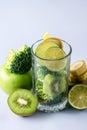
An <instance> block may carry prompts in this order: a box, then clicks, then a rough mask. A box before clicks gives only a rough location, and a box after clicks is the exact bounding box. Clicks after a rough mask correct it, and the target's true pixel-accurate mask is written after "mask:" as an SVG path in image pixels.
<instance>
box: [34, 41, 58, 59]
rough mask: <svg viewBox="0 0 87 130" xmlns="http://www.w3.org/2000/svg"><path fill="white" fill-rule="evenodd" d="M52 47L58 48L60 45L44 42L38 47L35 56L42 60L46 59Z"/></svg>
mask: <svg viewBox="0 0 87 130" xmlns="http://www.w3.org/2000/svg"><path fill="white" fill-rule="evenodd" d="M50 47H58V45H57V44H56V43H55V42H52V41H43V42H41V43H40V44H39V45H38V46H37V48H36V50H35V54H36V55H37V56H38V57H40V58H45V53H46V51H47V50H48V49H49V48H50Z"/></svg>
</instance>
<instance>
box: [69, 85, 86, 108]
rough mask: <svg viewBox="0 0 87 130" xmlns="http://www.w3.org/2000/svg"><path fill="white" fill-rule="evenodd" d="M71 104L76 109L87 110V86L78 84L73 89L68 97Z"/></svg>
mask: <svg viewBox="0 0 87 130" xmlns="http://www.w3.org/2000/svg"><path fill="white" fill-rule="evenodd" d="M68 100H69V103H70V105H71V106H72V107H74V108H76V109H86V108H87V85H84V84H78V85H75V86H73V87H72V88H71V90H70V91H69V96H68Z"/></svg>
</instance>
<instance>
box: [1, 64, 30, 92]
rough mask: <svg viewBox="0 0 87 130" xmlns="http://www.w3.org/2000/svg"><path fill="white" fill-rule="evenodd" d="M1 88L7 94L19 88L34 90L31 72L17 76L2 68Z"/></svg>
mask: <svg viewBox="0 0 87 130" xmlns="http://www.w3.org/2000/svg"><path fill="white" fill-rule="evenodd" d="M0 86H1V88H2V89H3V90H4V92H6V93H7V94H10V93H11V92H13V91H14V90H15V89H17V88H25V89H29V90H30V89H31V88H32V76H31V71H29V72H27V73H24V74H15V73H11V72H9V70H8V69H6V68H5V67H4V66H3V67H1V68H0Z"/></svg>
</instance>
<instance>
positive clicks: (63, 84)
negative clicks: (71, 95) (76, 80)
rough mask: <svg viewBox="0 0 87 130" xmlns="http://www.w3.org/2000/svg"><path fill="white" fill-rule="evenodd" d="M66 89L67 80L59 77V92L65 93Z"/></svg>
mask: <svg viewBox="0 0 87 130" xmlns="http://www.w3.org/2000/svg"><path fill="white" fill-rule="evenodd" d="M66 88H67V80H66V77H65V76H61V77H60V90H61V93H64V92H66Z"/></svg>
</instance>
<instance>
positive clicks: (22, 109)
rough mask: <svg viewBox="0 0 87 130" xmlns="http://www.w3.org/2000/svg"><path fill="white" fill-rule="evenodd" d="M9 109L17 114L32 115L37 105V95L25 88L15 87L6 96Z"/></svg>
mask: <svg viewBox="0 0 87 130" xmlns="http://www.w3.org/2000/svg"><path fill="white" fill-rule="evenodd" d="M8 105H9V107H10V109H11V110H12V111H13V112H14V113H15V114H17V115H20V116H29V115H32V114H33V113H34V112H35V111H36V109H37V105H38V99H37V97H36V96H35V95H34V94H32V93H31V92H30V91H29V90H26V89H21V88H20V89H17V90H15V91H14V92H13V93H12V94H10V96H9V97H8Z"/></svg>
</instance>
